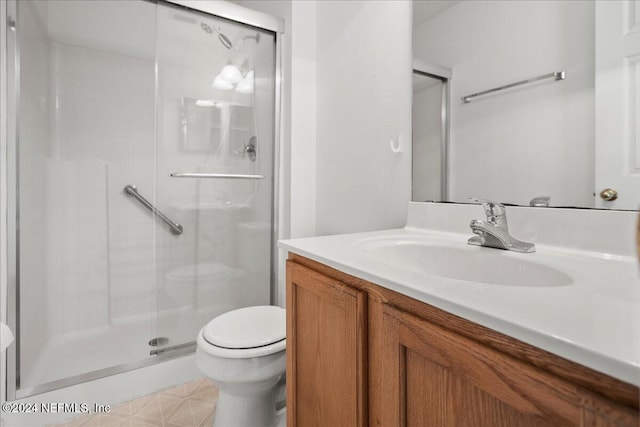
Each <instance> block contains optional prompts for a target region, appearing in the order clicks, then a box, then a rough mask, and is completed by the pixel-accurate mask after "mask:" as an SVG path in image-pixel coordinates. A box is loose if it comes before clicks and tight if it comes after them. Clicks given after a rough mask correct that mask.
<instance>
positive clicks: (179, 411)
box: [56, 378, 218, 427]
mask: <svg viewBox="0 0 640 427" xmlns="http://www.w3.org/2000/svg"><path fill="white" fill-rule="evenodd" d="M217 399H218V390H217V389H216V388H215V387H214V386H213V384H211V382H210V381H209V379H208V378H201V379H199V380H195V381H192V382H189V383H186V384H182V385H179V386H176V387H173V388H168V389H165V390H161V391H159V392H157V393H155V394H151V395H149V396H144V397H141V398H138V399H135V400H131V401H129V402H124V403H122V404H120V405H116V406H114V407H112V408H111V410H110V411H109V412H108V413H102V414H91V415H84V416H81V417H77V418H74V419H72V420H70V421H66V422H64V423H62V424H56V427H112V426H113V427H116V426H117V427H125V426H126V427H147V426H154V427H200V426H209V425H211V422H212V419H213V414H214V412H215V406H216V402H217Z"/></svg>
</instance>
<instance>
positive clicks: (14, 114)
mask: <svg viewBox="0 0 640 427" xmlns="http://www.w3.org/2000/svg"><path fill="white" fill-rule="evenodd" d="M139 1H149V2H151V3H155V4H163V3H165V4H172V5H176V6H180V7H183V8H185V9H187V10H194V11H196V12H203V13H206V14H208V15H212V16H213V17H216V18H222V19H225V20H229V21H234V22H237V23H239V24H242V25H247V26H251V27H255V28H258V29H261V30H265V31H269V32H271V33H273V34H274V36H275V37H274V42H275V69H274V71H275V82H274V83H275V84H274V91H275V93H274V95H275V96H274V101H275V102H274V104H275V105H274V131H273V141H274V147H273V159H272V165H273V171H272V174H273V180H272V232H271V236H270V238H271V242H270V248H271V262H270V265H271V273H270V288H269V291H270V292H269V293H270V301H271V304H272V305H277V303H278V300H279V299H278V297H279V296H278V289H279V288H278V280H277V279H278V277H277V272H278V248H277V241H278V230H279V227H278V224H279V209H278V208H279V184H280V170H279V165H280V144H281V135H282V133H281V126H282V111H281V107H282V94H281V90H282V84H281V83H282V41H283V38H284V22H283V21H282V20H281V19H278V18H275V17H273V16H271V15H268V14H266V13H262V12H258V11H255V10H252V9H248V8H245V7H242V6H238V5H235V4H233V3H228V2H226V1H212V2H206V3H205V2H202V1H198V0H139ZM17 3H18V0H13V1H12V0H8V1H2V3H0V4H1V6H0V33H2V34H4V35H8V34H9V31H10V30H11V31H12V33H13V36H12V37H4V38H3V40H5V41H4V46H2V48H1V49H0V66H1V67H3V68H4V69H6V71H7V72H6V73H3V78H2V79H1V80H0V98H1V99H0V106H2V107H3V108H2V111H1V114H0V129H2V135H0V158H1V161H0V166H1V167H2V170H3V173H2V174H1V175H0V190H6V191H3V192H2V194H3V197H2V199H1V200H0V209H1V210H0V218H6V221H2V224H0V267H6V268H0V289H3V286H2V285H3V284H5V283H6V292H7V294H6V313H7V323H8V325H9V327H10V328H11V330H12V331H14V334H15V343H14V344H13V345H12V346H10V347H9V348H8V349H7V352H6V359H5V360H6V366H2V368H3V369H5V368H6V375H5V378H6V383H5V384H0V387H2V389H3V391H6V393H0V394H2V395H3V396H5V397H6V400H15V399H21V398H25V397H29V396H33V395H36V394H40V393H45V392H48V391H52V390H57V389H60V388H64V387H68V386H72V385H76V384H80V383H84V382H87V381H91V380H95V379H99V378H104V377H107V376H111V375H115V374H119V373H123V372H127V371H131V370H134V369H138V368H143V367H145V366H151V365H155V364H157V363H161V362H163V361H167V360H171V359H175V358H177V357H181V356H184V355H186V354H190V353H193V352H194V350H195V346H186V347H184V348H180V349H176V350H174V351H168V352H163V353H161V354H157V355H155V356H151V355H150V356H149V357H148V358H146V359H144V360H140V361H136V362H130V363H125V364H121V365H116V366H111V367H107V368H103V369H99V370H96V371H91V372H86V373H84V374H80V375H75V376H71V377H67V378H63V379H60V380H56V381H51V382H48V383H44V384H39V385H37V386H33V387H28V388H20V389H19V388H18V383H19V380H20V363H19V351H20V330H19V322H18V319H19V315H20V307H19V304H18V302H19V296H20V283H19V269H18V263H19V261H20V260H19V255H18V253H19V244H20V242H19V232H18V230H19V224H20V221H19V215H18V210H17V209H18V200H19V190H18V176H17V173H18V171H17V164H18V156H17V148H18V146H19V144H20V137H19V119H20V117H19V107H20V105H19V102H20V81H19V80H20V46H19V42H18V39H17V31H18V30H16V29H15V25H16V23H17V22H18V13H19V12H18V10H17V8H16V7H15V5H17ZM11 25H14V26H13V27H11V28H9V26H11ZM10 39H13V44H11V42H10ZM10 47H12V49H10ZM11 65H13V66H11ZM4 107H6V108H4ZM4 296H5V295H0V301H2V300H3V299H4V298H2V297H4ZM2 312H4V307H2V308H0V313H2Z"/></svg>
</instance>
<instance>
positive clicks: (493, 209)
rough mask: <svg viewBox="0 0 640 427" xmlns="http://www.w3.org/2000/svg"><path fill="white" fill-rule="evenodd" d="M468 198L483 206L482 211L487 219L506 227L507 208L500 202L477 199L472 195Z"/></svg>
mask: <svg viewBox="0 0 640 427" xmlns="http://www.w3.org/2000/svg"><path fill="white" fill-rule="evenodd" d="M469 200H471V201H472V202H475V203H481V204H482V207H483V208H484V213H485V215H486V216H487V221H489V222H490V223H492V224H495V225H500V226H502V227H504V228H505V230H506V229H507V210H506V208H505V207H504V205H503V204H502V203H499V202H494V201H493V200H486V199H478V198H476V197H472V198H470V199H469Z"/></svg>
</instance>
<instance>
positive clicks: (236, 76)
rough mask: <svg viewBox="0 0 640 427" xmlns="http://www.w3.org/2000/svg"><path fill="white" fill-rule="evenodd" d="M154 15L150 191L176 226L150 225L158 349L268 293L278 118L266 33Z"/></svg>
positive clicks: (270, 38) (175, 345) (171, 10)
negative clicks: (153, 184) (174, 231)
mask: <svg viewBox="0 0 640 427" xmlns="http://www.w3.org/2000/svg"><path fill="white" fill-rule="evenodd" d="M157 26H158V36H157V37H158V47H157V55H158V56H157V58H158V93H159V98H158V105H157V107H158V122H157V136H158V152H157V194H156V199H157V200H158V203H160V205H163V206H169V207H170V210H171V211H172V212H173V213H174V215H175V220H176V221H177V222H179V223H180V224H181V225H182V226H183V229H184V232H183V233H182V234H181V235H180V236H173V235H170V234H167V233H160V232H159V231H156V237H155V238H156V250H157V252H156V266H155V271H156V275H157V277H156V280H157V283H158V288H157V311H158V322H157V328H158V329H157V337H156V338H157V340H156V341H155V343H156V344H157V346H156V347H155V349H152V352H154V353H155V352H164V351H167V350H172V349H180V348H182V347H184V346H185V345H187V346H188V345H190V344H193V342H194V341H195V339H196V335H197V333H198V331H199V329H200V328H201V327H202V326H204V325H205V324H206V323H207V322H208V321H209V320H211V319H212V318H213V317H215V316H217V315H219V314H222V313H224V312H226V311H229V310H232V309H235V308H240V307H245V306H250V305H266V304H269V303H270V292H271V252H272V251H271V247H272V234H273V233H272V231H273V228H272V224H273V183H274V173H273V163H274V124H275V35H274V34H273V33H270V32H268V31H263V30H258V29H256V28H253V27H250V26H247V25H244V24H239V23H236V22H233V21H228V20H223V19H220V18H217V17H214V16H211V15H207V14H204V13H198V12H194V11H185V10H184V9H182V8H177V7H173V6H171V5H167V4H162V5H160V6H159V7H158V10H157ZM154 350H155V351H154Z"/></svg>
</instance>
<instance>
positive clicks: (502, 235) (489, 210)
mask: <svg viewBox="0 0 640 427" xmlns="http://www.w3.org/2000/svg"><path fill="white" fill-rule="evenodd" d="M472 200H473V201H480V202H481V203H482V205H483V207H484V210H485V214H486V216H487V220H486V221H482V220H479V219H474V220H472V221H471V223H470V224H469V227H471V231H472V232H473V234H475V236H473V237H471V238H470V239H469V240H468V241H467V243H468V244H470V245H478V246H485V247H489V248H496V249H505V250H509V251H516V252H527V253H528V252H535V250H536V248H535V245H534V244H533V243H530V242H523V241H521V240H518V239H515V238H514V237H513V236H511V234H509V228H508V226H507V212H506V209H505V207H504V205H502V204H500V203H497V202H491V201H488V200H478V199H472Z"/></svg>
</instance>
